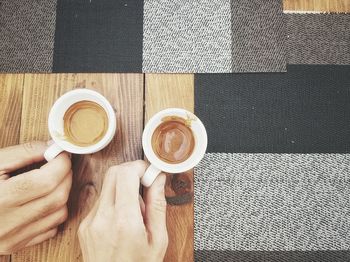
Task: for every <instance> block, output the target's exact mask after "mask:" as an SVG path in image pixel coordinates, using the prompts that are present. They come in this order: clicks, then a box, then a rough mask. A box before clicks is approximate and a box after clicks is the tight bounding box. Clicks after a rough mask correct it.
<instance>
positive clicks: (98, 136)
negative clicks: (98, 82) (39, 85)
mask: <svg viewBox="0 0 350 262" xmlns="http://www.w3.org/2000/svg"><path fill="white" fill-rule="evenodd" d="M48 127H49V132H50V135H51V138H52V139H53V141H54V143H53V144H52V145H51V146H50V147H49V148H48V149H47V150H46V151H45V153H44V157H45V159H46V160H47V161H50V160H52V159H54V158H55V157H56V156H57V155H58V154H59V153H61V152H62V151H67V152H70V153H73V154H92V153H95V152H97V151H99V150H101V149H103V148H104V147H106V146H107V145H108V144H109V142H111V141H112V139H113V137H114V134H115V131H116V127H117V123H116V115H115V110H114V109H113V107H112V106H111V104H110V103H109V102H108V100H107V99H106V98H105V97H104V96H102V95H101V94H100V93H98V92H96V91H93V90H90V89H85V88H84V89H75V90H72V91H69V92H67V93H65V94H64V95H62V96H61V97H60V98H58V99H57V100H56V102H55V103H54V105H53V106H52V108H51V110H50V113H49V119H48Z"/></svg>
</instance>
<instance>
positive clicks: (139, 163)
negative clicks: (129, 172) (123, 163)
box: [132, 160, 147, 173]
mask: <svg viewBox="0 0 350 262" xmlns="http://www.w3.org/2000/svg"><path fill="white" fill-rule="evenodd" d="M132 164H133V166H134V167H133V168H135V170H136V171H137V173H143V172H145V170H146V168H147V163H146V162H145V161H143V160H136V161H134V162H132Z"/></svg>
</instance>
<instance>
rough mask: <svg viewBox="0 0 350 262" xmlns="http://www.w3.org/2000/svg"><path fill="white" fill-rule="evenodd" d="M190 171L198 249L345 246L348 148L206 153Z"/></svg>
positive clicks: (349, 212)
mask: <svg viewBox="0 0 350 262" xmlns="http://www.w3.org/2000/svg"><path fill="white" fill-rule="evenodd" d="M195 172H196V175H195V248H196V249H197V250H201V249H206V250H241V251H250V250H253V251H254V250H264V251H274V250H278V251H293V250H298V251H314V250H348V249H350V198H349V195H350V177H349V173H350V154H242V153H241V154H239V153H238V154H237V153H230V154H227V153H208V154H206V156H205V158H204V159H203V160H202V162H201V163H200V164H199V165H198V166H197V167H196V169H195Z"/></svg>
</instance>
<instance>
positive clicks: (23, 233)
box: [13, 206, 68, 242]
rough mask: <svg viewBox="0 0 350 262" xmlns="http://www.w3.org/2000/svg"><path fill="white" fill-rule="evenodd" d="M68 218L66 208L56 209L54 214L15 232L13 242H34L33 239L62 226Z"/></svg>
mask: <svg viewBox="0 0 350 262" xmlns="http://www.w3.org/2000/svg"><path fill="white" fill-rule="evenodd" d="M67 217H68V209H67V207H66V206H64V207H62V208H60V209H58V210H57V211H55V212H54V213H52V214H50V215H48V216H46V217H44V218H42V219H40V220H38V221H35V222H33V223H31V224H29V225H26V226H25V227H24V228H23V229H21V230H20V231H19V232H16V233H15V234H13V236H14V238H13V241H14V242H19V241H21V240H22V241H23V239H24V241H23V242H28V241H31V240H34V238H36V237H39V236H40V235H42V234H45V233H47V232H48V231H50V230H51V229H52V228H56V227H58V226H59V225H60V224H62V223H63V222H64V221H66V219H67Z"/></svg>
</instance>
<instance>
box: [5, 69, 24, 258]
mask: <svg viewBox="0 0 350 262" xmlns="http://www.w3.org/2000/svg"><path fill="white" fill-rule="evenodd" d="M23 80H24V75H23V74H0V105H1V110H0V123H1V124H0V148H2V147H7V146H11V145H15V144H18V142H19V130H20V123H21V114H22V91H23ZM9 261H10V256H0V262H9Z"/></svg>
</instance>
